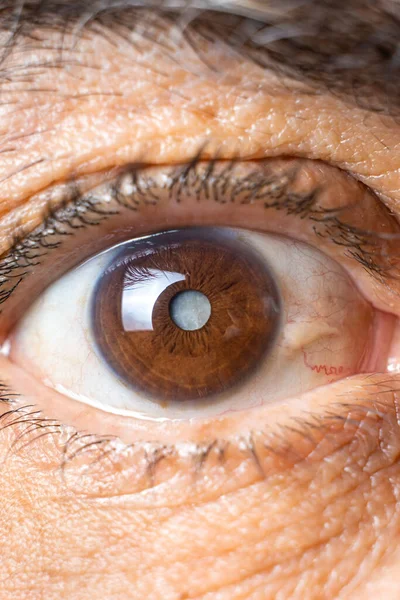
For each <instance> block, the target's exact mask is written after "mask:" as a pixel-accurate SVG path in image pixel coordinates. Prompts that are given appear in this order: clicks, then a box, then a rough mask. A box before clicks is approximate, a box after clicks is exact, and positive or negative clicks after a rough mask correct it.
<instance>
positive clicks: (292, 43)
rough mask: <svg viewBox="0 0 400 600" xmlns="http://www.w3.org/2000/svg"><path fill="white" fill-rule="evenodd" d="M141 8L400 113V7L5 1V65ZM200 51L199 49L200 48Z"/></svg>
mask: <svg viewBox="0 0 400 600" xmlns="http://www.w3.org/2000/svg"><path fill="white" fill-rule="evenodd" d="M143 8H151V9H154V10H156V11H160V12H162V13H163V14H164V16H165V18H166V19H167V21H171V22H174V23H177V24H178V26H179V25H180V26H181V28H182V31H183V30H184V29H186V27H187V26H188V25H190V28H191V29H192V30H195V31H199V32H200V33H201V34H202V35H203V36H205V37H208V39H211V40H215V41H218V40H221V39H222V40H223V41H224V42H225V43H227V44H228V45H229V46H230V47H231V48H232V49H233V50H235V51H239V52H240V54H241V55H243V56H244V57H245V58H248V59H250V60H252V61H254V62H255V63H257V64H258V65H259V66H261V67H262V68H265V69H267V70H272V71H274V72H276V73H277V74H278V75H282V76H285V77H290V78H292V79H293V80H295V81H300V82H303V83H305V84H306V85H308V86H309V89H310V92H311V93H319V92H320V91H321V90H322V91H329V92H330V93H332V94H335V95H338V96H340V97H341V98H342V99H344V100H345V101H348V102H351V103H352V104H356V105H357V106H358V107H361V108H365V109H367V110H370V111H374V112H379V113H383V114H388V115H393V114H397V112H398V111H399V109H400V94H399V91H400V90H399V84H398V81H400V78H399V75H400V45H399V40H400V3H398V2H397V1H394V2H391V3H387V2H385V0H377V1H375V2H373V3H371V2H369V1H368V0H252V1H250V2H249V0H230V1H224V0H94V1H93V2H90V3H88V2H87V0H33V1H31V2H24V0H8V1H7V0H6V1H5V2H2V3H1V4H0V30H2V32H3V33H8V35H6V36H5V38H3V41H2V42H0V43H2V45H3V48H2V55H1V54H0V62H3V61H4V57H7V56H8V55H9V53H10V52H11V51H12V48H13V46H14V45H15V44H16V42H17V40H18V39H19V38H20V37H21V36H22V37H29V36H30V35H31V34H32V31H33V29H35V28H39V29H40V28H43V29H48V28H50V29H53V30H62V31H63V30H64V31H65V30H68V29H69V28H77V29H78V30H81V31H83V30H84V29H85V28H88V27H90V26H91V24H93V23H95V22H99V21H100V22H102V23H103V24H106V26H107V27H108V28H109V29H110V30H112V28H113V26H114V25H115V23H116V22H117V21H119V22H121V15H123V18H124V23H127V24H129V19H133V20H138V18H140V16H139V15H140V11H141V9H143ZM195 49H196V48H195Z"/></svg>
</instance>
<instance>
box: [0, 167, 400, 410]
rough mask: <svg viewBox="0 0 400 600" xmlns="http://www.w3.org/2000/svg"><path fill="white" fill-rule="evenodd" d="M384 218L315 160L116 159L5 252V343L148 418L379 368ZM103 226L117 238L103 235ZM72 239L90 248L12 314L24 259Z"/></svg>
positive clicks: (44, 375) (87, 398) (30, 271)
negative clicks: (144, 163)
mask: <svg viewBox="0 0 400 600" xmlns="http://www.w3.org/2000/svg"><path fill="white" fill-rule="evenodd" d="M339 191H340V200H339V201H338V194H339ZM377 218H378V219H379V221H378V226H375V231H374V228H373V226H372V225H371V227H370V228H368V229H367V230H364V229H363V228H362V227H363V226H364V227H365V225H366V223H368V222H369V223H371V224H372V223H374V222H375V221H376V219H377ZM113 222H114V223H113ZM122 223H123V224H124V227H123V228H122V229H121V224H122ZM187 224H190V226H187ZM239 224H241V228H238V225H239ZM232 226H234V228H233V227H232ZM105 227H107V228H108V231H109V232H110V234H109V237H108V239H107V241H106V248H105V249H104V251H103V252H100V253H97V254H96V255H95V256H94V257H92V258H90V254H91V252H92V241H91V238H92V236H93V231H92V230H93V228H95V236H96V240H98V241H100V240H101V241H102V240H103V238H102V236H101V232H102V229H104V228H105ZM74 228H75V231H74ZM137 228H139V229H140V231H141V234H142V235H141V236H138V233H139V232H138V230H137ZM397 229H398V226H397V222H396V221H395V220H394V219H393V217H392V216H391V215H390V214H389V213H388V212H385V210H384V209H383V208H382V207H381V206H380V203H379V201H378V200H377V199H376V198H374V197H373V194H372V192H368V190H367V189H366V188H365V187H364V186H363V185H361V184H359V183H358V182H356V181H354V180H352V179H351V178H350V177H348V176H346V175H345V174H344V173H341V172H339V171H338V170H336V169H333V168H332V167H329V166H327V165H320V164H318V165H315V164H314V163H313V162H312V161H307V160H301V159H285V160H281V159H269V160H265V161H260V162H239V163H229V162H228V163H227V164H226V163H224V162H223V161H222V162H218V161H217V162H210V161H205V162H204V161H201V160H199V159H197V160H196V162H193V163H192V164H189V165H183V166H182V165H179V166H176V167H173V168H167V169H166V168H162V167H157V168H147V169H139V170H134V171H132V169H130V170H128V171H123V172H122V174H121V175H119V176H118V177H117V179H116V180H115V179H114V180H112V181H109V182H107V183H105V184H103V185H100V186H98V187H96V188H95V189H91V190H90V191H89V192H87V193H86V194H85V193H83V194H82V195H79V196H78V197H77V198H76V199H75V200H74V201H73V202H72V206H67V207H63V208H61V209H60V210H59V211H56V212H54V214H53V216H52V217H51V218H50V219H47V221H46V223H45V224H44V225H43V226H42V227H41V228H39V229H38V230H36V231H34V232H33V233H32V234H31V235H30V236H28V237H27V238H26V239H24V240H22V241H21V242H20V243H19V244H17V245H16V247H15V248H14V250H13V251H12V253H11V254H9V255H8V256H7V257H6V258H5V260H4V261H3V273H4V282H3V297H4V298H6V301H5V302H4V304H6V302H7V304H8V303H9V305H10V307H11V309H9V310H12V314H13V319H14V320H16V321H17V326H16V327H15V328H14V329H11V333H10V336H9V337H8V339H7V341H6V344H7V345H8V346H9V356H10V358H11V360H12V361H13V362H15V363H17V364H20V365H22V366H23V367H26V368H27V370H28V372H30V373H31V374H33V375H37V374H40V379H41V380H42V381H45V382H47V384H48V385H50V387H53V388H54V389H56V390H58V391H59V392H63V393H64V394H66V395H67V396H70V397H72V398H75V399H78V400H81V401H82V402H86V403H88V404H89V405H91V406H95V407H97V408H99V409H103V410H105V411H108V412H110V413H113V412H115V413H117V414H123V415H125V416H132V417H136V418H142V419H156V420H157V419H171V420H173V419H176V418H180V419H184V418H190V417H192V418H204V417H210V416H213V415H214V416H215V415H220V414H224V415H228V414H230V413H234V412H236V411H238V410H240V409H242V410H244V409H246V408H247V409H248V408H251V407H253V408H257V407H260V406H264V405H266V404H271V403H272V404H274V403H277V402H279V401H281V402H282V401H285V400H288V399H289V398H293V397H296V396H299V395H301V394H303V393H304V392H308V391H310V390H312V389H313V388H316V387H319V386H322V385H326V384H329V383H332V382H334V381H338V380H340V379H342V378H343V377H349V376H355V375H359V374H360V373H370V372H374V371H375V372H376V371H383V372H385V371H386V370H387V369H388V367H389V368H391V367H393V365H394V366H395V365H397V363H398V362H399V361H400V358H399V360H397V358H396V355H395V348H394V349H393V350H392V346H393V345H395V339H394V336H393V331H394V329H395V327H396V316H397V315H396V314H395V311H393V309H392V312H390V303H389V302H388V299H385V297H384V296H382V294H378V293H377V281H379V280H386V279H387V278H389V277H391V278H393V276H394V275H395V274H396V271H397V264H396V262H395V261H393V260H392V256H391V255H390V259H389V258H388V256H387V255H388V252H389V250H390V245H391V244H390V236H391V235H393V236H395V235H396V232H397ZM278 232H279V233H278ZM277 233H278V234H277ZM114 236H115V239H118V240H125V241H120V242H119V243H118V244H116V245H114V246H112V247H111V248H107V246H110V243H111V239H112V238H113V237H114ZM385 236H386V237H387V236H389V241H388V242H387V241H386V237H385ZM65 239H67V244H68V243H69V245H70V249H68V248H67V249H66V248H65V245H66V242H65V241H64V240H65ZM83 242H85V245H84V246H83V245H82V243H83ZM102 243H104V242H103V241H102ZM77 244H78V246H79V248H80V255H79V262H81V261H82V258H85V256H84V253H85V252H86V253H87V254H88V256H87V257H86V258H87V259H88V260H86V261H85V262H84V263H83V265H81V266H79V267H78V268H74V269H72V270H69V271H68V272H67V273H66V274H65V275H63V276H62V277H61V279H58V280H57V281H55V282H54V283H53V284H52V285H50V287H48V288H47V290H46V291H43V292H42V293H40V294H39V296H38V299H37V300H36V302H35V303H34V304H33V306H32V307H31V308H30V310H29V312H28V313H27V314H24V316H23V317H22V318H21V319H20V322H19V323H18V312H19V311H22V312H24V308H23V307H24V304H25V303H26V301H27V300H28V302H29V303H32V300H33V298H32V295H30V296H28V295H27V293H26V290H27V289H28V288H29V287H30V280H31V278H32V276H33V277H36V276H37V275H36V273H39V277H40V272H43V273H44V276H45V277H46V276H48V275H47V271H46V268H45V265H46V264H47V263H48V262H50V261H53V260H54V255H56V256H57V254H58V255H61V259H62V261H63V264H64V265H70V264H72V263H71V261H76V260H77V256H76V245H77ZM59 260H60V259H59ZM64 269H65V267H64ZM58 272H59V271H58ZM365 274H367V277H366V276H365ZM15 282H17V285H15ZM44 283H45V282H44ZM44 283H43V285H44ZM380 287H381V286H380ZM7 291H9V295H7ZM193 295H194V298H193ZM7 312H8V311H7V306H5V312H4V318H5V317H6V315H7ZM354 315H357V316H356V318H355V317H354ZM389 363H390V364H389Z"/></svg>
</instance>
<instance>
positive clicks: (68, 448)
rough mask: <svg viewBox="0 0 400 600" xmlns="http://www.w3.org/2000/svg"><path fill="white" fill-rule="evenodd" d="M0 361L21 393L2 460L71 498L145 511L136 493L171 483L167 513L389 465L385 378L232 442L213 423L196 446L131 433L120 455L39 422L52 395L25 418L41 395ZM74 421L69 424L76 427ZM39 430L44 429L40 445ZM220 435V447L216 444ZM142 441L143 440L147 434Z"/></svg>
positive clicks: (361, 380) (109, 446)
mask: <svg viewBox="0 0 400 600" xmlns="http://www.w3.org/2000/svg"><path fill="white" fill-rule="evenodd" d="M0 361H1V363H2V364H1V370H2V373H6V374H7V376H8V377H9V378H10V381H11V380H13V379H15V381H17V380H19V381H20V382H21V384H19V383H18V387H21V391H22V393H21V395H20V397H19V399H18V400H16V399H15V398H14V400H13V403H12V404H10V405H7V403H4V406H3V409H2V411H1V412H2V413H3V414H4V415H5V416H3V417H2V416H1V415H0V447H8V448H9V453H8V454H7V456H6V460H11V459H12V456H13V455H16V456H18V457H19V459H24V456H26V458H27V460H29V463H30V465H31V469H33V470H35V469H39V470H42V469H43V468H44V466H45V468H46V471H47V472H49V470H53V471H54V473H55V475H56V478H59V480H60V484H62V486H63V487H64V486H67V489H68V490H69V491H71V492H73V493H76V494H78V495H83V496H89V497H92V498H101V497H102V498H108V499H111V498H113V497H114V498H116V499H118V498H120V497H121V496H129V497H130V501H131V502H132V507H134V506H135V505H136V503H138V504H137V507H140V506H142V507H144V506H145V505H146V503H147V501H146V496H144V497H142V496H141V495H139V496H137V494H138V492H141V491H143V490H145V489H149V488H154V489H155V490H157V486H160V484H161V483H166V482H168V481H173V482H174V485H173V486H170V485H168V490H166V489H165V488H163V487H162V486H161V488H160V490H164V492H163V493H162V494H161V495H160V496H159V495H158V494H157V492H156V494H157V505H158V506H162V505H165V506H170V505H171V502H172V504H178V505H179V504H185V503H186V502H188V501H195V500H196V498H198V497H201V498H202V500H203V501H204V499H206V500H209V501H211V500H213V499H216V498H217V497H218V496H219V495H220V494H221V493H227V491H235V490H238V489H241V488H243V487H246V486H250V485H253V484H254V483H256V482H257V481H262V480H264V479H267V478H273V477H274V476H275V475H277V476H280V475H281V474H282V473H288V477H292V476H295V477H296V478H300V480H303V479H304V478H306V479H307V480H310V479H312V478H313V477H315V476H316V474H317V473H320V470H321V466H320V465H321V464H323V463H324V462H325V461H326V460H327V459H328V458H329V460H328V463H327V464H331V465H332V468H336V467H333V465H335V464H336V462H334V461H338V463H337V464H338V465H341V466H340V468H342V462H343V460H346V462H347V465H348V466H347V469H348V470H349V469H351V468H353V467H352V465H353V466H354V469H355V470H356V465H357V464H361V463H362V464H363V465H364V469H365V473H368V472H369V471H371V472H375V471H376V469H379V468H390V466H391V465H393V464H395V462H396V461H397V456H398V452H399V442H398V440H399V435H398V422H397V417H396V400H395V398H394V395H393V391H392V390H393V389H397V387H398V383H399V381H398V377H393V376H392V377H390V376H388V375H387V374H385V375H379V376H373V377H372V376H368V377H358V378H352V379H351V380H348V381H341V382H338V383H336V384H334V385H333V387H332V390H331V392H332V396H331V399H329V398H326V397H325V398H322V395H321V393H320V391H319V390H317V391H316V392H312V393H310V394H307V396H305V397H304V398H303V402H302V405H301V407H299V406H298V405H297V406H296V408H295V410H294V412H292V414H288V415H286V416H284V415H283V413H282V408H281V407H278V409H277V410H276V411H275V412H274V410H272V411H271V410H269V411H268V412H266V411H260V413H259V414H257V415H256V416H255V417H254V418H253V419H250V418H249V417H247V418H245V419H244V421H243V422H238V421H236V428H237V431H236V433H233V432H234V429H235V427H232V423H230V424H229V431H230V432H231V435H230V437H228V438H225V439H224V437H223V435H222V434H223V427H221V424H220V423H216V422H215V421H214V422H213V423H212V424H211V423H208V424H207V423H203V424H201V425H198V426H197V436H196V435H192V434H189V433H188V432H187V431H186V438H187V439H188V438H189V437H191V438H192V440H191V441H190V442H185V441H179V439H178V440H174V441H173V442H172V441H171V443H168V442H163V443H162V444H161V443H159V442H157V441H156V438H157V435H155V436H154V440H153V442H152V441H145V442H144V441H139V440H140V438H141V437H143V432H142V435H141V433H140V432H139V431H137V432H136V435H137V441H136V442H133V443H132V441H131V442H130V443H129V444H127V445H125V444H123V443H122V442H121V441H119V440H114V439H113V438H112V436H111V437H110V436H105V437H101V435H100V436H99V435H92V434H87V433H85V432H83V433H79V429H78V430H76V429H75V428H73V427H71V426H69V425H68V426H67V425H58V421H52V420H50V421H46V418H45V417H47V418H48V415H51V413H52V411H54V412H56V413H58V412H59V411H58V408H59V407H57V403H58V400H57V398H56V397H55V395H54V396H53V394H51V396H52V398H50V395H49V397H48V402H47V401H46V398H44V402H43V408H44V411H43V414H39V413H38V412H37V410H36V409H32V406H28V407H27V408H26V409H25V408H23V407H24V405H26V403H27V402H32V401H36V400H38V401H39V398H37V399H36V398H35V395H34V392H36V393H38V394H40V395H42V392H43V389H40V388H37V387H36V390H35V391H34V392H33V390H32V388H31V389H30V393H27V392H28V389H29V387H30V384H31V382H29V380H28V379H29V378H26V376H25V375H22V377H19V375H20V373H18V370H17V369H16V368H15V367H13V366H11V365H8V364H7V361H6V360H5V359H4V358H2V359H0ZM36 385H37V384H36ZM355 390H357V391H355ZM12 393H13V392H12V391H11V390H10V394H12ZM45 395H46V392H45V394H44V396H45ZM355 395H356V396H357V397H356V398H355V397H354V396H355ZM332 399H334V400H335V403H333V404H332V401H331V400H332ZM53 400H54V402H53ZM60 401H61V402H62V401H63V399H60ZM18 407H22V408H18ZM61 412H62V411H61ZM80 412H81V414H79V412H77V413H76V416H77V417H78V418H77V420H81V421H82V411H80ZM83 416H84V417H85V415H83ZM92 416H93V415H91V414H90V411H88V413H87V415H86V417H87V419H88V422H89V423H90V430H93V429H94V428H96V427H97V423H95V422H94V421H93V420H92ZM83 420H84V419H83ZM229 420H231V419H229ZM125 425H126V424H125ZM225 425H227V429H228V424H227V423H225ZM254 426H256V428H255V427H254ZM40 427H41V428H42V429H39V428H40ZM43 428H45V429H46V428H47V429H46V436H44V435H43V433H44V431H43ZM164 433H165V432H164ZM207 434H208V435H207ZM210 434H211V435H212V436H213V437H210ZM218 434H221V437H219V438H217V435H218ZM122 437H123V436H122ZM174 437H176V436H174ZM178 437H179V435H178ZM196 437H197V438H198V440H197V442H196ZM146 438H149V439H150V438H151V436H150V435H148V432H146ZM382 444H383V445H384V447H383V446H382ZM43 461H44V463H45V465H44V464H43ZM294 467H296V470H295V471H293V469H294ZM82 469H84V471H83V472H84V477H82ZM57 473H58V474H57ZM179 482H180V483H179ZM185 482H186V483H185ZM194 482H195V483H196V485H195V486H194V485H193V484H194ZM180 484H182V485H183V487H180ZM175 488H179V489H180V490H181V491H180V494H179V498H174V497H173V493H174V489H175ZM183 489H184V490H185V493H182V490H183ZM170 494H172V496H170ZM154 501H155V497H154V496H152V497H151V498H149V499H148V502H150V505H151V506H153V503H154Z"/></svg>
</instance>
